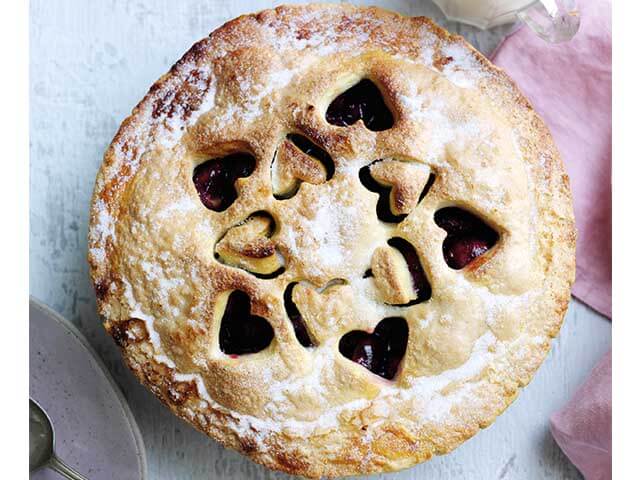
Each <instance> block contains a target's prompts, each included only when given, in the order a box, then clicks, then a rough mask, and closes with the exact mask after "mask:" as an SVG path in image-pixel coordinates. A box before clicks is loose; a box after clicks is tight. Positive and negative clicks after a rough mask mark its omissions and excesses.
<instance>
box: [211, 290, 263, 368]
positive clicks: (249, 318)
mask: <svg viewBox="0 0 640 480" xmlns="http://www.w3.org/2000/svg"><path fill="white" fill-rule="evenodd" d="M273 336H274V333H273V327H272V326H271V324H270V323H269V322H268V321H267V320H265V319H264V318H262V317H258V316H257V315H251V299H250V298H249V295H247V294H246V293H245V292H243V291H241V290H234V291H233V292H231V294H230V295H229V298H228V299H227V305H226V306H225V309H224V314H223V315H222V321H221V323H220V335H219V342H220V350H222V352H223V353H226V354H227V355H232V356H233V355H245V354H248V353H257V352H259V351H261V350H264V349H265V348H267V347H268V346H269V345H270V344H271V341H272V340H273Z"/></svg>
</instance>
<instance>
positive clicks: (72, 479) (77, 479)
mask: <svg viewBox="0 0 640 480" xmlns="http://www.w3.org/2000/svg"><path fill="white" fill-rule="evenodd" d="M48 466H49V468H51V469H52V470H55V471H56V472H58V473H59V474H60V475H62V476H63V477H64V478H67V479H68V480H88V479H87V477H85V476H84V475H80V474H79V473H78V472H76V471H75V470H74V469H73V468H71V467H70V466H69V465H67V464H66V463H64V462H63V461H62V460H60V459H59V458H58V457H56V456H55V455H53V456H52V457H51V460H49V465H48Z"/></svg>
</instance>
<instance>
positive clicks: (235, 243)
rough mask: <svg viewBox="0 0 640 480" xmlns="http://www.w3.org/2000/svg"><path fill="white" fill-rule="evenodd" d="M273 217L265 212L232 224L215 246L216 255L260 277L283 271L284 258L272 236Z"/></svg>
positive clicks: (222, 260)
mask: <svg viewBox="0 0 640 480" xmlns="http://www.w3.org/2000/svg"><path fill="white" fill-rule="evenodd" d="M274 229H275V220H274V219H273V217H271V215H269V214H268V213H266V212H258V213H254V214H253V215H251V216H249V217H248V218H247V219H246V220H245V221H244V222H242V223H240V224H238V225H235V226H233V227H231V228H230V229H229V230H227V232H226V233H225V234H224V235H223V236H222V238H221V239H220V240H219V241H218V243H217V244H216V246H215V249H214V251H215V254H216V259H217V260H218V261H220V262H222V263H224V264H225V265H230V266H232V267H236V268H242V269H243V270H246V271H248V272H251V273H253V274H254V275H255V276H257V277H259V278H274V277H276V276H278V275H280V274H281V273H282V272H283V271H284V260H283V257H282V255H279V254H278V249H277V247H276V244H275V243H274V241H273V240H272V239H271V236H272V235H273V231H274Z"/></svg>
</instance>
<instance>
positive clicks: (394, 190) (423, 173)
mask: <svg viewBox="0 0 640 480" xmlns="http://www.w3.org/2000/svg"><path fill="white" fill-rule="evenodd" d="M359 177H360V182H361V183H362V185H364V187H365V188H366V189H367V190H369V191H371V192H374V193H377V194H378V195H379V197H378V203H377V204H376V213H377V215H378V219H379V220H380V221H382V222H388V223H400V222H401V221H402V220H404V219H405V218H406V217H407V215H408V214H409V213H411V211H412V210H413V209H414V208H415V207H416V206H417V205H418V203H419V202H420V201H421V200H422V199H423V198H424V196H425V195H426V194H427V192H428V191H429V189H430V188H431V186H432V185H433V182H434V181H435V178H436V177H435V175H434V174H432V173H430V169H429V167H427V166H426V165H424V164H421V163H418V162H410V161H403V160H395V159H391V158H388V159H384V160H376V161H375V162H373V163H371V164H369V165H367V166H365V167H362V168H361V169H360V173H359Z"/></svg>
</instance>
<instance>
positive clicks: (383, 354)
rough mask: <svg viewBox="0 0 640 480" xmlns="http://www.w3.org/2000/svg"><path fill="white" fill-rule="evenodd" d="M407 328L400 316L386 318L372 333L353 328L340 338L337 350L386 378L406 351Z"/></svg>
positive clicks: (396, 367) (390, 374)
mask: <svg viewBox="0 0 640 480" xmlns="http://www.w3.org/2000/svg"><path fill="white" fill-rule="evenodd" d="M408 339H409V327H408V325H407V322H406V320H405V319H404V318H402V317H389V318H385V319H384V320H382V321H381V322H380V323H378V325H377V326H376V329H375V330H374V331H373V333H367V332H364V331H362V330H354V331H352V332H349V333H347V334H345V335H344V336H343V337H342V338H341V339H340V344H339V346H338V348H339V350H340V353H341V354H342V355H344V356H345V357H346V358H348V359H349V360H351V361H353V362H356V363H357V364H359V365H362V366H363V367H365V368H366V369H367V370H370V371H371V372H373V373H375V374H376V375H379V376H381V377H383V378H386V379H388V380H391V379H393V378H394V377H395V376H396V373H397V371H398V367H399V366H400V362H401V361H402V359H403V358H404V354H405V351H406V350H407V340H408Z"/></svg>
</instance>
